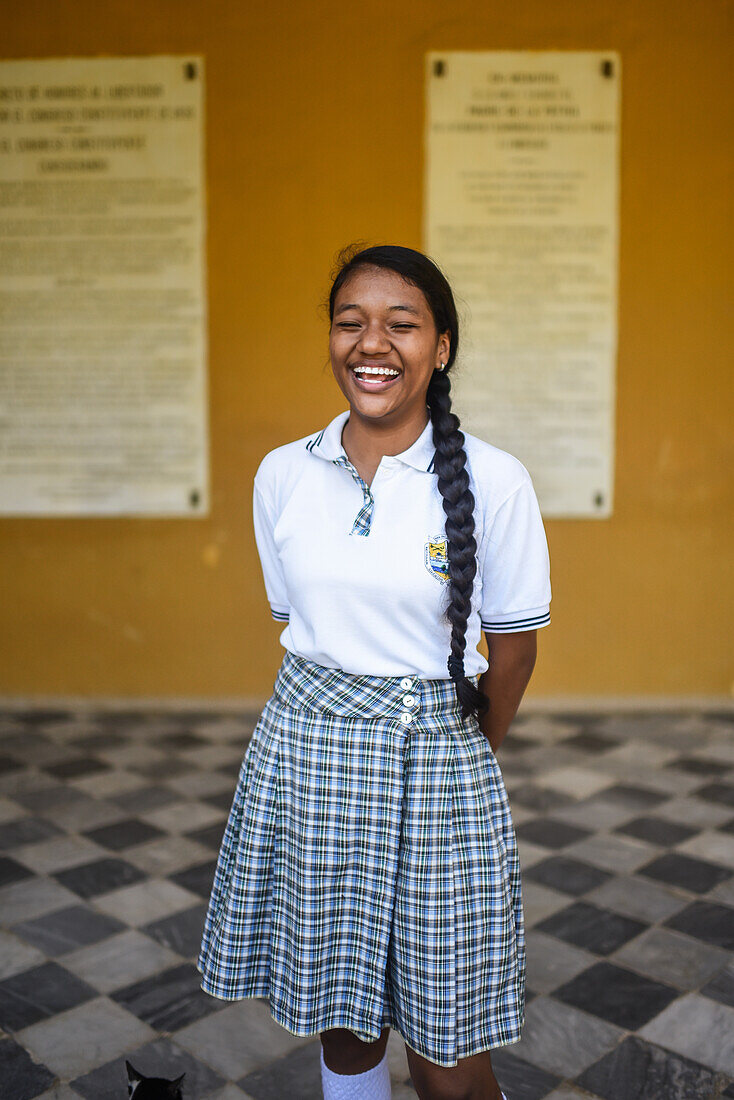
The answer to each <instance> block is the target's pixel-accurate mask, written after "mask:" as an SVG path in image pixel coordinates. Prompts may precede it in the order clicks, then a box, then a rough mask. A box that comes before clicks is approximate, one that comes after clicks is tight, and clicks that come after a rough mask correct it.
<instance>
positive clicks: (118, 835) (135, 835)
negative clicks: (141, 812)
mask: <svg viewBox="0 0 734 1100" xmlns="http://www.w3.org/2000/svg"><path fill="white" fill-rule="evenodd" d="M83 835H84V836H88V837H89V839H90V840H93V841H94V843H95V844H100V845H101V846H102V847H103V848H109V849H110V850H111V851H113V852H121V851H122V849H123V848H129V847H130V846H131V845H132V844H143V843H144V842H145V841H146V840H155V838H156V837H160V836H165V835H166V834H165V833H164V831H163V829H157V828H156V827H155V826H154V825H149V824H148V823H147V821H139V820H138V819H137V818H135V817H128V818H126V819H125V820H124V821H116V822H115V824H114V825H104V826H103V827H102V828H100V829H88V830H87V831H86V832H85V833H84V834H83Z"/></svg>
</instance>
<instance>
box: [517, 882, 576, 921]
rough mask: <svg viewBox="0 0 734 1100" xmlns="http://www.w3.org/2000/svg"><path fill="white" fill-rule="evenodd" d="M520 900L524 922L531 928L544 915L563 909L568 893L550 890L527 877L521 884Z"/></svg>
mask: <svg viewBox="0 0 734 1100" xmlns="http://www.w3.org/2000/svg"><path fill="white" fill-rule="evenodd" d="M522 902H523V909H524V910H525V924H526V926H527V927H528V928H532V926H533V925H534V924H537V923H538V921H540V920H543V919H544V917H548V916H550V914H551V913H556V912H557V911H558V910H559V909H564V908H565V907H566V906H567V905H568V895H567V894H562V893H561V892H560V891H559V890H551V889H549V887H547V886H541V885H540V884H539V883H537V882H529V881H528V880H527V878H526V879H525V880H524V881H523V884H522Z"/></svg>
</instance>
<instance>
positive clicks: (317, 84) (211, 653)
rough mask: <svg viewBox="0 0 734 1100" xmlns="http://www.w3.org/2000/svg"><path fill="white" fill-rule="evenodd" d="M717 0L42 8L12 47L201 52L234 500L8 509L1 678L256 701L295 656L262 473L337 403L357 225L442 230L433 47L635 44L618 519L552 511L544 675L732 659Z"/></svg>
mask: <svg viewBox="0 0 734 1100" xmlns="http://www.w3.org/2000/svg"><path fill="white" fill-rule="evenodd" d="M729 10H730V9H729V6H728V4H726V3H724V2H723V0H702V2H701V3H697V4H691V3H690V0H668V2H666V3H662V2H661V0H650V2H648V3H645V4H640V3H639V2H638V0H618V2H617V3H615V4H614V5H611V6H610V5H609V4H607V3H603V4H602V3H600V2H598V0H595V2H591V3H586V2H582V0H573V2H571V0H561V2H559V3H556V4H554V5H551V6H549V5H548V4H547V3H545V2H541V0H516V2H515V3H512V4H509V3H508V4H494V5H488V4H486V3H485V2H483V0H463V2H462V3H457V4H451V5H449V6H448V7H447V6H446V4H445V3H444V2H443V0H411V2H405V0H391V2H390V3H388V2H386V0H365V3H364V4H361V5H357V6H349V5H345V4H342V3H336V2H335V0H321V2H317V3H309V4H306V3H304V2H303V0H295V2H290V3H285V2H284V0H279V2H276V3H273V4H269V5H260V4H255V3H253V2H248V3H244V2H237V3H235V2H232V0H229V2H227V3H224V2H210V3H207V4H204V3H203V2H202V3H194V2H192V0H167V2H162V0H148V2H147V3H145V4H143V3H141V2H139V0H133V2H132V3H131V2H130V0H126V2H125V3H122V2H121V0H109V2H107V3H105V4H103V5H100V4H98V3H95V2H93V0H73V2H72V0H29V2H28V3H26V4H23V5H19V6H17V9H16V10H14V12H13V18H12V20H10V21H6V26H5V29H4V37H3V52H4V56H6V57H17V58H23V57H45V56H83V55H87V54H88V55H95V54H109V55H124V54H156V53H186V52H191V53H196V54H203V55H205V59H206V68H207V123H206V134H207V146H208V149H207V167H208V175H207V194H208V208H209V209H208V251H209V255H208V271H209V340H210V366H209V390H210V426H209V428H210V438H211V515H210V516H209V517H208V518H207V519H199V520H196V521H193V520H147V519H125V520H123V519H113V518H109V519H84V520H81V519H72V518H67V519H54V520H44V519H5V520H2V521H0V548H1V552H2V571H1V572H0V603H1V605H2V640H1V641H0V692H2V693H3V694H5V695H16V694H18V695H20V694H27V695H89V696H101V695H116V696H118V695H119V696H122V695H129V696H133V697H137V696H145V695H154V696H159V697H161V696H171V697H177V696H182V697H192V696H197V697H201V696H211V697H212V698H216V697H217V696H221V695H226V696H241V697H259V696H264V695H265V694H267V692H268V691H269V688H270V686H271V684H272V680H273V676H274V673H275V669H276V667H277V663H278V660H279V653H280V650H279V646H278V644H277V636H278V633H279V628H278V627H277V626H276V625H275V624H274V623H272V621H271V620H270V619H269V615H268V610H267V605H266V601H265V594H264V591H263V588H262V581H261V578H260V571H259V565H258V562H257V558H256V556H255V547H254V540H253V536H252V531H251V512H250V493H251V482H252V476H253V474H254V471H255V469H256V466H257V463H258V461H259V460H260V458H261V457H262V455H263V454H264V453H265V452H266V451H267V450H269V449H270V448H272V447H274V446H276V445H277V444H279V443H282V442H286V441H287V440H289V439H293V438H296V437H298V436H300V435H305V434H306V433H308V432H310V431H312V430H314V429H317V428H320V427H322V426H323V425H324V424H325V423H326V422H327V421H328V420H329V419H330V418H331V417H332V416H333V415H335V414H336V412H338V411H339V409H340V408H341V407H342V404H341V395H340V394H339V392H338V391H337V389H336V385H335V384H334V383H333V381H332V380H331V378H330V373H329V369H328V366H326V362H327V353H326V324H325V321H324V316H323V314H322V313H321V311H320V303H321V301H322V300H323V298H324V296H325V294H326V291H327V289H328V271H329V268H330V266H331V264H332V260H333V257H334V253H335V252H336V250H337V249H338V248H339V247H340V246H341V245H343V244H345V243H347V242H349V241H351V240H354V239H359V238H364V239H368V240H370V241H372V242H377V241H385V240H393V241H397V242H400V243H404V244H408V245H413V246H419V245H420V226H421V206H422V195H421V187H422V180H423V154H422V136H423V57H424V54H425V52H426V51H428V50H439V49H440V50H460V49H483V50H488V49H492V50H500V49H505V50H509V49H516V50H520V49H522V50H524V49H574V50H581V49H583V50H590V49H612V50H618V51H619V52H620V55H621V62H622V69H623V72H624V87H623V96H622V117H621V135H622V144H621V202H620V257H619V258H620V285H619V361H618V373H617V383H618V392H617V410H616V421H617V433H616V471H615V512H614V516H613V517H612V518H611V519H609V520H595V521H591V520H588V521H581V520H579V521H569V520H554V521H548V524H547V530H548V537H549V543H550V549H551V559H552V571H553V584H554V599H553V605H552V617H553V622H552V625H551V627H549V628H547V629H546V630H544V631H542V632H541V633H540V658H539V661H538V665H537V669H536V673H535V676H534V678H533V683H532V688H531V693H532V694H536V695H542V696H550V695H554V694H557V695H567V694H571V693H579V694H584V695H587V694H600V693H602V694H606V693H608V694H614V695H624V694H629V695H644V694H651V695H654V694H665V695H675V694H687V693H696V694H709V695H714V694H720V695H728V694H729V693H730V691H731V686H732V681H734V657H733V656H732V649H731V644H730V637H731V625H730V622H731V617H732V603H733V600H732V595H733V589H734V576H733V573H734V571H732V570H731V569H730V568H729V569H727V568H726V566H727V561H728V559H729V558H730V556H731V541H732V515H734V500H733V499H732V498H733V496H734V493H733V492H732V475H731V470H732V468H734V454H732V444H731V439H732V431H731V425H732V388H731V365H730V351H729V349H730V348H731V344H732V331H731V329H732V323H731V320H730V319H729V318H728V316H727V313H726V309H725V301H726V299H727V297H730V285H728V284H729V283H730V276H729V275H728V271H729V269H730V267H731V258H730V256H729V255H728V245H727V233H730V229H731V217H730V205H729V204H730V199H729V194H728V182H727V174H728V169H729V166H730V163H731V149H730V147H729V146H728V145H727V131H729V132H730V128H731V115H730V108H729V106H728V104H729V103H730V102H731V101H732V95H731V90H732V89H731V79H730V75H729V73H730V67H729V60H728V54H729V48H730V41H731V28H730V26H729V24H728V21H727V14H728V11H729Z"/></svg>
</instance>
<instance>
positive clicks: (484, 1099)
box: [405, 1043, 502, 1100]
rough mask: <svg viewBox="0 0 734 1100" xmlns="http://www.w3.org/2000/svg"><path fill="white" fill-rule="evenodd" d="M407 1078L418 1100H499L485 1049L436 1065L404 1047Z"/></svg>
mask: <svg viewBox="0 0 734 1100" xmlns="http://www.w3.org/2000/svg"><path fill="white" fill-rule="evenodd" d="M405 1053H406V1054H407V1056H408V1065H409V1066H410V1076H411V1078H412V1081H413V1085H414V1087H415V1090H416V1092H417V1093H418V1096H419V1097H420V1100H501V1098H502V1092H501V1090H500V1087H499V1085H498V1084H497V1078H496V1077H495V1075H494V1070H493V1069H492V1060H491V1058H490V1054H489V1051H488V1050H483V1051H481V1053H479V1054H473V1055H472V1056H471V1057H470V1058H460V1059H459V1061H458V1062H457V1064H456V1065H455V1066H437V1065H436V1064H435V1062H429V1061H428V1059H427V1058H424V1057H423V1056H422V1055H420V1054H418V1053H417V1052H416V1051H415V1050H411V1048H410V1047H409V1046H408V1044H407V1043H406V1044H405Z"/></svg>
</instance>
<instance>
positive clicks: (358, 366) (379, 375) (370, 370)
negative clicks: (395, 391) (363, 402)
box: [350, 363, 401, 393]
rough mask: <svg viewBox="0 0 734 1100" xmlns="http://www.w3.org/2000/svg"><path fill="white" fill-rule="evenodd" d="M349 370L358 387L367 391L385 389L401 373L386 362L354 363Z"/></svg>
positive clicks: (373, 391) (372, 391)
mask: <svg viewBox="0 0 734 1100" xmlns="http://www.w3.org/2000/svg"><path fill="white" fill-rule="evenodd" d="M350 370H351V372H352V375H353V377H354V380H355V382H356V383H357V386H358V388H359V389H361V390H364V391H366V392H369V393H375V392H380V391H381V390H385V389H387V388H388V387H389V386H391V385H392V384H393V382H396V381H397V379H398V378H399V377H400V374H401V371H399V370H398V369H397V368H396V367H392V366H390V365H389V364H388V363H355V365H354V366H352V367H351V368H350Z"/></svg>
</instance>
